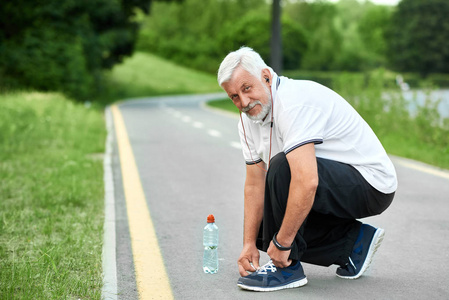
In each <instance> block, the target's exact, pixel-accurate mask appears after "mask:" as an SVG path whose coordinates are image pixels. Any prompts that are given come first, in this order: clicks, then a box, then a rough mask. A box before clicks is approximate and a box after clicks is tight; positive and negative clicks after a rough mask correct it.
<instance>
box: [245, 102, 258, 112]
mask: <svg viewBox="0 0 449 300" xmlns="http://www.w3.org/2000/svg"><path fill="white" fill-rule="evenodd" d="M258 104H259V105H262V102H260V101H259V100H256V101H254V102H253V103H250V104H248V106H246V107H243V108H242V112H244V113H246V112H248V111H250V110H251V109H252V108H254V106H256V105H258Z"/></svg>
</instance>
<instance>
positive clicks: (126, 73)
mask: <svg viewBox="0 0 449 300" xmlns="http://www.w3.org/2000/svg"><path fill="white" fill-rule="evenodd" d="M220 91H222V90H221V88H220V87H219V86H218V83H217V80H216V77H215V76H213V75H211V74H208V73H204V72H200V71H195V70H191V69H188V68H185V67H182V66H178V65H176V64H174V63H172V62H170V61H168V60H165V59H162V58H159V57H157V56H154V55H152V54H149V53H143V52H137V53H135V54H134V55H133V56H132V57H130V58H127V59H125V61H124V63H123V64H121V65H117V66H116V67H114V69H113V70H112V71H111V72H110V73H109V74H107V78H106V85H105V88H104V90H103V91H102V95H101V96H100V100H101V102H102V103H109V102H111V100H117V99H120V100H121V99H125V98H133V97H145V96H157V95H168V94H171V95H173V94H193V93H211V92H220Z"/></svg>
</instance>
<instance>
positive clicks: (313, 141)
mask: <svg viewBox="0 0 449 300" xmlns="http://www.w3.org/2000/svg"><path fill="white" fill-rule="evenodd" d="M310 143H314V144H315V145H317V144H322V143H323V140H322V139H314V140H308V141H304V142H302V143H299V144H297V145H295V146H293V147H291V148H290V149H288V150H287V151H284V152H285V154H288V153H289V152H292V151H293V150H295V149H296V148H299V147H301V146H304V145H306V144H310Z"/></svg>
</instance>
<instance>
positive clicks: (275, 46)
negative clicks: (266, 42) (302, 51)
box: [270, 0, 282, 75]
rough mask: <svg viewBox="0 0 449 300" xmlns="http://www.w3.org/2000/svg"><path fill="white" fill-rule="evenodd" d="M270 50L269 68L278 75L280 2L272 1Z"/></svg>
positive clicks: (280, 47) (280, 46)
mask: <svg viewBox="0 0 449 300" xmlns="http://www.w3.org/2000/svg"><path fill="white" fill-rule="evenodd" d="M270 48H271V51H270V53H271V57H270V58H271V62H270V64H271V67H272V68H273V70H274V71H275V72H276V73H277V74H279V75H280V74H281V72H282V38H281V0H273V7H272V11H271V45H270Z"/></svg>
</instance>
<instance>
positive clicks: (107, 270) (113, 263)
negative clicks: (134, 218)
mask: <svg viewBox="0 0 449 300" xmlns="http://www.w3.org/2000/svg"><path fill="white" fill-rule="evenodd" d="M105 118H106V130H107V137H106V147H105V155H104V159H103V170H104V174H103V181H104V212H105V215H104V226H103V230H104V232H103V250H102V266H103V288H102V291H101V298H102V299H111V300H117V259H116V258H117V257H116V249H115V245H116V236H115V221H116V220H115V195H114V177H113V173H112V144H113V131H114V129H113V128H114V127H113V121H112V112H111V109H110V107H109V106H107V107H106V109H105Z"/></svg>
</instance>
